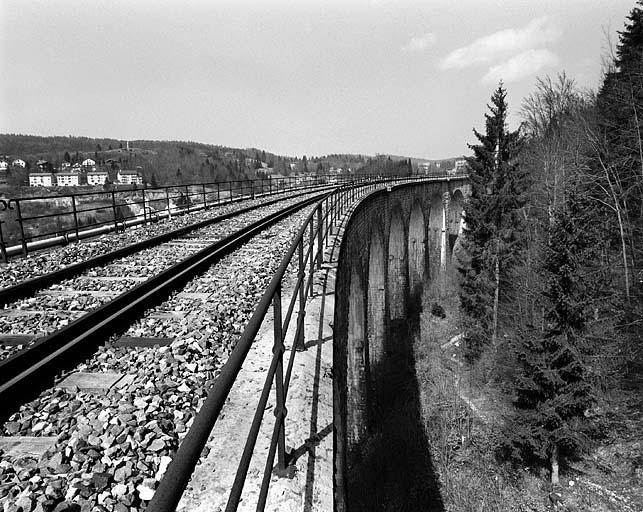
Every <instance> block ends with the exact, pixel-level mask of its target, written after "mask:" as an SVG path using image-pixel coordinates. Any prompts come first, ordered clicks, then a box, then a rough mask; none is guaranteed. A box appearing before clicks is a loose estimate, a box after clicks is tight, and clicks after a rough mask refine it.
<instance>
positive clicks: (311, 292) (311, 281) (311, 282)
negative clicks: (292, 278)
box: [308, 215, 315, 296]
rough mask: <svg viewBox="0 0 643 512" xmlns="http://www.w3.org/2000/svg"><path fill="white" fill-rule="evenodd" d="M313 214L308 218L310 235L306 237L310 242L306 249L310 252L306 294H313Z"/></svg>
mask: <svg viewBox="0 0 643 512" xmlns="http://www.w3.org/2000/svg"><path fill="white" fill-rule="evenodd" d="M314 224H315V216H314V215H313V216H312V217H311V218H310V236H309V237H308V240H309V241H308V243H309V244H310V245H309V247H308V249H309V252H310V265H309V268H308V271H309V272H310V273H309V274H308V279H310V287H309V288H308V294H309V295H311V296H312V295H313V292H314V284H313V273H314V272H315V226H314Z"/></svg>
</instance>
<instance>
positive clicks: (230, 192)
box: [0, 176, 372, 261]
mask: <svg viewBox="0 0 643 512" xmlns="http://www.w3.org/2000/svg"><path fill="white" fill-rule="evenodd" d="M370 178H372V177H371V176H360V177H359V179H370ZM352 179H353V177H352V176H314V177H309V178H306V179H300V178H294V177H287V178H271V179H267V178H265V179H254V180H234V181H229V182H218V183H217V182H212V183H198V184H193V185H174V186H168V187H157V188H153V189H150V188H140V189H137V188H132V189H126V190H111V191H95V192H84V193H79V194H71V195H64V196H59V195H55V196H42V197H33V198H29V197H20V198H11V199H6V200H5V199H2V200H0V213H2V212H6V213H5V214H4V215H3V216H4V217H5V219H6V220H2V219H1V218H0V260H1V261H7V258H9V257H14V256H19V255H27V254H28V253H29V252H33V251H36V250H41V249H46V248H49V247H53V246H56V245H66V244H68V243H69V242H72V241H79V240H81V239H84V238H90V237H94V236H98V235H101V234H105V233H109V232H110V231H118V230H124V229H125V228H126V227H130V226H135V225H138V224H144V223H147V222H153V221H158V220H161V219H164V218H171V217H173V216H176V215H181V214H184V213H191V212H194V211H198V210H203V209H206V208H209V207H210V206H215V205H216V206H218V205H222V204H227V203H232V202H237V201H240V200H242V199H244V198H245V199H247V198H255V197H258V196H266V195H274V194H279V193H283V192H287V191H292V190H296V189H312V188H317V187H320V186H323V185H330V184H333V183H337V182H338V180H339V182H345V181H347V180H352ZM233 184H235V185H236V186H233ZM215 187H216V190H215ZM177 191H178V194H177ZM103 196H104V197H103ZM117 196H118V199H117ZM131 196H133V197H131ZM41 201H54V202H58V203H61V204H63V203H64V204H65V205H66V206H65V208H64V209H63V210H61V211H58V212H54V213H42V212H41V211H39V209H40V208H41V207H42V206H41V205H39V202H41ZM83 201H87V202H88V203H89V204H94V207H91V208H85V207H84V206H83ZM98 203H104V204H101V205H100V206H96V204H98ZM31 210H33V212H32V211H31ZM128 212H129V213H128ZM13 217H15V218H13ZM92 218H93V221H91V220H90V219H92ZM100 218H102V220H98V219H100ZM7 220H9V222H7ZM42 223H45V224H47V223H53V224H55V226H50V227H49V228H45V229H40V228H38V229H36V230H35V232H34V229H33V227H34V225H35V226H38V225H40V224H42ZM3 224H4V228H3ZM12 224H13V227H12V226H11V225H12ZM11 227H12V229H11V230H10V231H9V233H8V232H7V229H8V228H11ZM52 228H54V229H52ZM3 230H4V231H3ZM11 231H14V232H15V234H14V236H11ZM12 243H14V245H10V244H12Z"/></svg>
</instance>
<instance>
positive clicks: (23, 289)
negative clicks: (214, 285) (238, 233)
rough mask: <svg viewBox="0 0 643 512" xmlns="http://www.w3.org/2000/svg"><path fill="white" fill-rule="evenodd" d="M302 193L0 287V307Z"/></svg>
mask: <svg viewBox="0 0 643 512" xmlns="http://www.w3.org/2000/svg"><path fill="white" fill-rule="evenodd" d="M306 193H307V192H301V193H300V194H296V195H294V196H288V197H287V198H278V199H274V200H271V201H268V202H266V203H262V204H259V205H253V206H249V207H246V208H242V209H240V210H236V211H234V212H230V213H226V214H222V215H217V216H216V217H213V218H211V219H207V220H204V221H200V222H197V223H195V224H190V225H189V226H184V227H182V228H178V229H175V230H172V231H168V232H167V233H163V234H160V235H157V236H154V237H152V238H148V239H147V240H141V241H140V242H136V243H134V244H130V245H128V246H126V247H121V248H120V249H115V250H113V251H110V252H107V253H105V254H100V255H98V256H94V257H92V258H88V259H87V260H84V261H80V262H78V263H74V264H72V265H68V266H66V267H65V268H62V269H59V270H56V271H54V272H49V273H47V274H44V275H41V276H37V277H33V278H31V279H27V280H25V281H23V282H21V283H18V284H16V285H13V286H8V287H6V288H2V289H0V305H2V304H8V303H9V302H13V301H16V300H19V299H22V298H25V297H29V296H30V295H32V294H34V293H35V292H36V291H38V290H40V289H42V288H45V287H47V286H51V285H52V284H55V283H58V282H60V281H63V280H64V279H69V278H71V277H75V276H77V275H79V274H81V273H82V272H85V271H86V270H88V269H90V268H93V267H99V266H102V265H105V264H107V263H110V262H112V261H114V260H117V259H119V258H124V257H126V256H129V255H131V254H134V253H137V252H139V251H142V250H144V249H148V248H150V247H154V246H155V245H160V244H162V243H165V242H168V241H170V240H172V239H174V238H178V237H181V236H183V235H185V234H187V233H190V232H192V231H196V230H198V229H201V228H203V227H206V226H210V225H212V224H216V223H218V222H221V221H224V220H227V219H231V218H233V217H235V216H237V215H241V214H243V213H247V212H250V211H253V210H256V209H259V208H264V207H266V206H270V205H273V204H275V203H278V202H280V201H282V200H284V199H291V198H293V197H297V196H298V195H303V194H306Z"/></svg>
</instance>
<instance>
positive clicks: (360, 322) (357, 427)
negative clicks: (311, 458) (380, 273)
mask: <svg viewBox="0 0 643 512" xmlns="http://www.w3.org/2000/svg"><path fill="white" fill-rule="evenodd" d="M364 321H365V311H364V287H363V286H362V280H361V278H360V275H359V271H358V270H357V268H356V267H355V266H353V268H352V271H351V276H350V291H349V297H348V330H347V363H348V364H347V366H348V368H347V376H346V377H347V378H346V381H347V382H346V384H347V386H346V387H347V394H348V397H347V398H348V400H347V402H348V404H347V405H348V408H347V410H348V418H347V420H348V425H347V427H348V428H347V430H348V441H349V445H353V446H354V445H356V444H357V443H359V442H360V441H361V440H362V439H363V438H364V434H365V433H366V426H367V396H366V381H367V372H368V369H367V363H366V358H367V353H366V352H367V345H366V340H365V329H364Z"/></svg>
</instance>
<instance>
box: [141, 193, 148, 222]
mask: <svg viewBox="0 0 643 512" xmlns="http://www.w3.org/2000/svg"><path fill="white" fill-rule="evenodd" d="M141 192H142V194H143V221H144V223H145V224H147V210H146V209H145V190H144V189H143V190H141Z"/></svg>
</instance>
